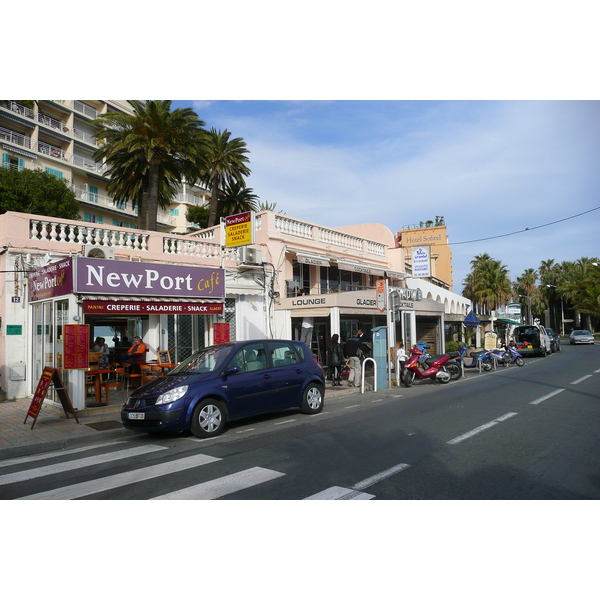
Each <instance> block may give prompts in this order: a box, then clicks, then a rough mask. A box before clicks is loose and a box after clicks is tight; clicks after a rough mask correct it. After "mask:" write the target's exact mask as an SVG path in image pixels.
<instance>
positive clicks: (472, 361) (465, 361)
mask: <svg viewBox="0 0 600 600" xmlns="http://www.w3.org/2000/svg"><path fill="white" fill-rule="evenodd" d="M468 349H469V346H460V351H459V356H458V358H457V359H456V362H457V366H458V367H459V369H460V365H461V364H462V365H463V367H464V368H465V369H478V368H479V365H480V364H481V369H482V370H483V371H489V370H490V369H491V368H492V365H491V364H490V363H488V362H484V360H485V359H486V358H487V357H488V356H489V351H487V350H478V351H477V352H471V356H470V357H467V356H466V354H467V350H468ZM461 374H462V370H461ZM453 379H454V378H453ZM456 379H458V377H456Z"/></svg>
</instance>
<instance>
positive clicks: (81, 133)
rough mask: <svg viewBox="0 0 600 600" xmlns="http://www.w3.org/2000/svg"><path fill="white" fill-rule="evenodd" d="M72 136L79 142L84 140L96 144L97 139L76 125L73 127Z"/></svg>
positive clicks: (92, 144)
mask: <svg viewBox="0 0 600 600" xmlns="http://www.w3.org/2000/svg"><path fill="white" fill-rule="evenodd" d="M73 136H74V137H75V138H76V139H78V140H79V141H81V142H85V143H86V144H90V145H91V146H98V140H96V138H95V137H94V136H93V135H90V134H89V133H86V132H85V131H81V130H80V129H77V128H76V127H74V128H73Z"/></svg>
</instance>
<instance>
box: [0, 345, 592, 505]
mask: <svg viewBox="0 0 600 600" xmlns="http://www.w3.org/2000/svg"><path fill="white" fill-rule="evenodd" d="M599 359H600V346H599V345H594V346H569V345H563V347H562V351H561V352H559V353H556V354H553V355H550V356H548V357H546V358H529V359H526V364H525V366H524V367H522V368H519V367H516V366H511V367H508V368H505V369H504V368H502V369H498V370H497V371H494V372H490V373H484V374H476V373H473V372H471V373H469V374H468V377H466V378H465V379H461V380H458V381H456V382H451V383H450V384H447V385H440V384H432V383H430V382H423V383H416V384H415V385H414V386H413V387H412V388H410V389H407V388H404V387H402V388H393V389H391V390H384V391H382V392H375V393H373V392H371V393H365V394H363V395H357V394H355V395H352V396H345V397H340V398H336V399H335V400H331V401H327V399H326V406H325V410H324V412H323V413H322V414H320V415H315V416H310V417H309V416H305V415H301V414H300V413H298V412H286V413H279V414H277V415H270V416H268V417H261V418H257V419H252V420H246V421H243V422H239V423H236V424H233V425H232V426H231V427H229V428H228V429H227V430H226V432H225V433H224V435H222V436H220V437H219V438H216V439H213V440H198V439H196V438H194V437H192V436H189V435H183V434H181V435H169V436H163V435H152V436H145V435H141V436H135V437H133V438H131V439H129V440H127V441H123V440H118V441H117V440H113V441H110V440H108V441H106V442H103V444H102V445H94V446H82V447H81V448H71V449H69V450H62V451H57V452H53V453H46V454H39V455H35V456H31V457H25V458H23V459H10V460H5V461H1V462H0V499H17V498H40V499H42V498H46V499H51V498H54V499H67V498H89V499H96V500H100V499H157V498H175V499H186V498H190V499H193V498H198V499H215V498H222V499H238V500H241V499H252V500H274V499H293V500H302V499H313V498H318V499H321V498H322V499H348V500H353V499H377V500H404V499H406V500H408V499H420V500H425V499H597V498H599V497H600V451H599V450H600V426H599V425H600V402H599V400H600V385H599V381H600V360H599Z"/></svg>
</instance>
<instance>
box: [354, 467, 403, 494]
mask: <svg viewBox="0 0 600 600" xmlns="http://www.w3.org/2000/svg"><path fill="white" fill-rule="evenodd" d="M408 467H410V465H407V464H406V463H400V464H399V465H396V466H395V467H392V468H391V469H387V470H386V471H381V473H377V475H373V476H372V477H368V478H367V479H363V480H362V481H359V482H358V483H357V484H355V485H353V486H352V487H353V489H355V490H364V489H365V488H368V487H370V486H372V485H373V484H375V483H377V482H379V481H382V480H383V479H387V478H388V477H391V476H392V475H395V474H396V473H400V471H404V469H408Z"/></svg>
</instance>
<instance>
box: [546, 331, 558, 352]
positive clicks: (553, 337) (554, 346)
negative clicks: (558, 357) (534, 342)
mask: <svg viewBox="0 0 600 600" xmlns="http://www.w3.org/2000/svg"><path fill="white" fill-rule="evenodd" d="M546 333H547V334H548V336H549V337H550V350H551V351H552V352H560V335H559V334H558V333H556V332H555V331H554V329H551V328H550V327H546Z"/></svg>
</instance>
